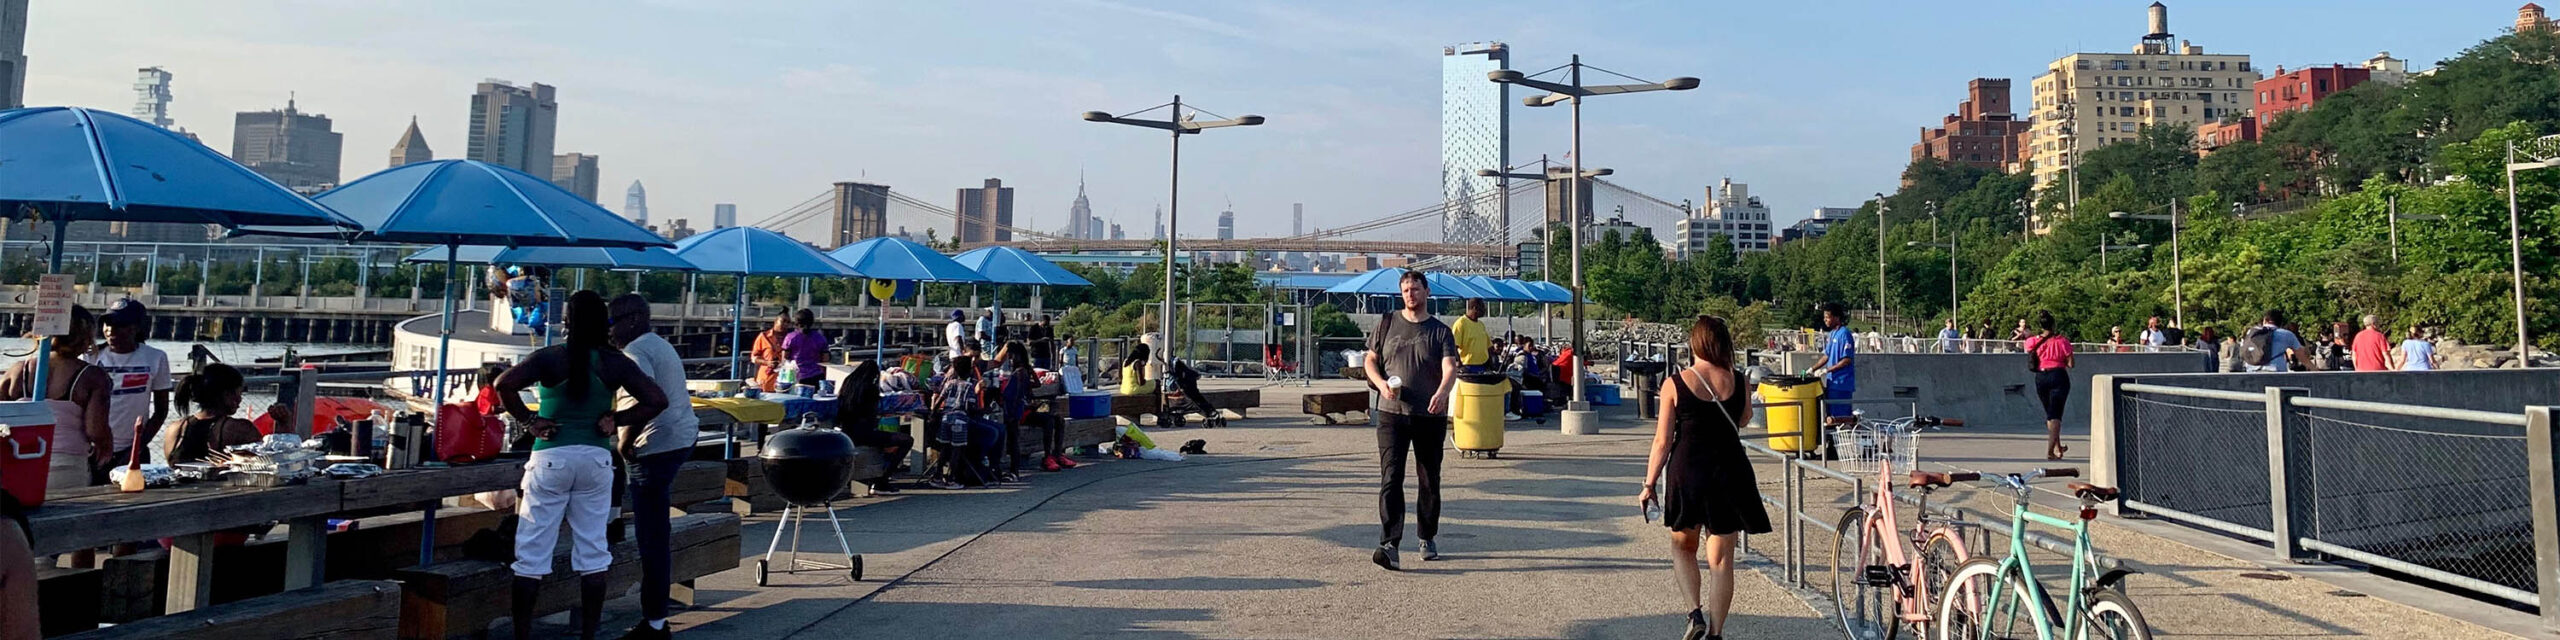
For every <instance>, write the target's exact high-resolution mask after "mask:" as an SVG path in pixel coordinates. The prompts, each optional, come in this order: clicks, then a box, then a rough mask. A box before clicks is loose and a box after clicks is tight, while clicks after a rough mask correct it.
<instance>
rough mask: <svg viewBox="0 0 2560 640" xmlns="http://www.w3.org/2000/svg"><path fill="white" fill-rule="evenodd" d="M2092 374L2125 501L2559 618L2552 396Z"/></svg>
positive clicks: (2558, 500) (2288, 550)
mask: <svg viewBox="0 0 2560 640" xmlns="http://www.w3.org/2000/svg"><path fill="white" fill-rule="evenodd" d="M2098 386H2100V388H2101V389H2102V390H2103V389H2108V388H2112V392H2111V393H2108V392H2102V393H2101V394H2100V395H2099V396H2098V402H2099V403H2100V407H2099V410H2100V411H2102V412H2105V413H2108V414H2111V415H2112V420H2111V421H2107V420H2102V421H2101V422H2100V424H2112V428H2110V429H2103V430H2101V432H2100V433H2097V434H2093V437H2094V438H2097V439H2099V440H2101V442H2098V443H2096V444H2097V446H2098V448H2099V449H2100V450H2101V451H2110V450H2111V451H2112V455H2110V456H2106V457H2104V458H2102V459H2101V460H2100V461H2099V462H2100V464H2101V465H2102V466H2110V467H2111V470H2112V471H2113V473H2114V474H2115V481H2116V482H2117V483H2118V487H2119V489H2120V490H2121V491H2122V495H2123V499H2124V500H2123V506H2124V507H2125V508H2127V509H2132V510H2136V511H2143V512H2147V513H2151V514H2153V515H2156V516H2159V517H2163V518H2166V519H2170V520H2175V521H2179V522H2183V523H2187V524H2192V525H2196V526H2201V527H2206V528H2210V529H2215V530H2219V531H2222V532H2225V533H2230V534H2233V535H2239V536H2244V537H2249V538H2253V539H2256V540H2260V541H2264V542H2267V543H2270V545H2271V546H2272V547H2273V549H2274V550H2275V551H2276V553H2277V555H2279V556H2281V557H2283V558H2286V559H2289V560H2310V559H2318V558H2320V557H2323V556H2325V557H2326V558H2329V559H2335V560H2344V561H2349V562H2354V563H2360V564H2363V565H2366V566H2369V567H2372V568H2373V569H2376V570H2379V571H2388V572H2391V573H2395V574H2398V575H2401V576H2405V577H2409V578H2415V579H2418V580H2424V581H2427V582H2431V583H2435V584H2438V585H2443V586H2445V587H2449V588H2453V589H2459V590H2463V591H2469V592H2472V593H2476V594H2480V595H2482V596H2486V597H2491V598H2497V599H2501V600H2506V601H2510V602H2514V603H2517V604H2522V605H2527V606H2538V607H2540V608H2541V609H2542V612H2543V616H2542V617H2543V620H2544V623H2545V625H2546V626H2548V627H2551V628H2560V606H2555V605H2560V588H2555V587H2560V585H2551V584H2546V582H2548V581H2544V580H2538V579H2536V576H2537V575H2539V574H2542V573H2546V572H2548V571H2550V570H2552V569H2553V568H2555V567H2554V565H2560V540H2555V539H2560V536H2553V535H2549V534H2550V532H2547V531H2545V532H2537V529H2536V528H2537V526H2539V527H2555V528H2560V496H2553V495H2546V494H2548V493H2550V492H2551V491H2550V489H2551V487H2552V483H2553V481H2552V479H2551V478H2550V477H2549V475H2550V474H2551V473H2552V472H2553V470H2554V469H2555V467H2560V463H2555V458H2560V455H2555V451H2554V450H2553V435H2552V433H2551V414H2552V410H2551V408H2550V407H2545V406H2526V407H2519V410H2517V411H2481V410H2472V409H2454V408H2444V407H2434V406H2420V405H2410V404H2392V403H2381V402H2366V401H2358V400H2342V399H2335V398H2321V397H2313V396H2310V395H2308V394H2309V391H2308V390H2307V389H2304V388H2296V387H2267V388H2265V389H2263V390H2261V391H2259V392H2254V393H2253V392H2247V391H2236V390H2227V389H2201V388H2186V387H2178V386H2167V385H2160V384H2143V383H2122V384H2119V383H2116V382H2114V381H2113V380H2112V379H2102V380H2100V381H2099V383H2098ZM2226 386H2227V385H2226ZM2538 533H2539V534H2540V535H2538Z"/></svg>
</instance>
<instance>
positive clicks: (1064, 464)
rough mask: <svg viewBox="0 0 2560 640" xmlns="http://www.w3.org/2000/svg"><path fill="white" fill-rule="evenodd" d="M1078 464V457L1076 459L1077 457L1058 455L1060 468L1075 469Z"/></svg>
mask: <svg viewBox="0 0 2560 640" xmlns="http://www.w3.org/2000/svg"><path fill="white" fill-rule="evenodd" d="M1076 466H1077V465H1076V459H1075V458H1069V457H1066V456H1058V468H1060V469H1073V468H1076Z"/></svg>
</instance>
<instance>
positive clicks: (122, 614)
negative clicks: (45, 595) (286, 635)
mask: <svg viewBox="0 0 2560 640" xmlns="http://www.w3.org/2000/svg"><path fill="white" fill-rule="evenodd" d="M507 513H508V512H504V511H491V510H488V509H480V508H448V509H442V510H439V511H437V512H436V549H437V554H436V555H437V557H438V559H440V560H450V559H459V558H460V556H461V545H462V541H464V540H467V539H470V537H471V536H472V535H473V534H476V533H479V532H481V531H485V530H490V529H495V528H497V527H498V525H499V523H500V522H502V521H504V520H505V519H506V516H507ZM422 520H423V518H421V517H420V514H418V513H416V512H409V513H400V514H393V515H387V516H375V517H371V518H362V519H358V520H356V521H355V528H353V529H349V530H346V531H338V532H332V533H330V534H328V537H329V544H328V547H327V551H328V561H327V567H328V569H327V571H328V576H329V578H330V579H332V580H345V579H359V580H374V579H381V578H386V577H389V576H390V575H391V574H392V571H394V570H397V569H401V568H405V567H410V566H415V565H417V564H418V542H419V539H420V537H421V535H420V534H421V533H423V526H424V525H423V523H422ZM290 542H291V541H290V540H289V539H288V538H287V537H286V536H272V535H271V536H267V537H265V538H261V539H258V540H253V541H251V542H250V543H249V544H246V545H241V546H236V547H217V548H215V549H214V561H215V562H216V563H219V564H220V565H221V566H222V567H223V568H222V570H221V571H217V572H215V573H214V576H213V594H212V595H213V602H215V603H225V602H237V601H241V600H247V599H250V598H256V597H260V596H265V595H269V594H274V593H277V592H279V591H282V590H284V580H285V561H284V557H285V550H286V549H287V547H288V546H289V544H290ZM168 577H169V551H168V550H167V549H151V550H147V551H141V552H137V553H131V554H126V555H121V556H116V557H113V558H108V559H107V560H105V561H104V562H100V563H99V580H98V582H99V587H100V588H99V589H98V590H95V591H92V592H90V593H91V600H92V601H93V602H94V603H95V604H96V607H95V609H96V612H95V615H96V617H97V619H99V620H100V621H104V622H110V623H118V624H121V623H127V622H134V621H138V620H145V619H150V618H154V617H158V616H160V615H161V613H162V612H163V611H166V610H167V609H166V606H167V605H166V596H165V594H166V593H167V591H168V590H167V588H166V587H167V583H168Z"/></svg>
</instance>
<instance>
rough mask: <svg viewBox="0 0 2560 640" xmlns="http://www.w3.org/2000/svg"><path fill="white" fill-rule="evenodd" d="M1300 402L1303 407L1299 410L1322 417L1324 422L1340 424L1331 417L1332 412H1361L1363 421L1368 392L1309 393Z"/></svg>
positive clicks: (1366, 409) (1366, 416)
mask: <svg viewBox="0 0 2560 640" xmlns="http://www.w3.org/2000/svg"><path fill="white" fill-rule="evenodd" d="M1300 402H1301V403H1302V404H1303V405H1304V407H1303V408H1301V409H1300V410H1301V411H1303V412H1305V413H1306V414H1307V415H1311V416H1315V417H1317V418H1322V419H1324V423H1325V424H1342V422H1341V421H1338V420H1335V419H1334V417H1333V414H1337V413H1359V414H1361V419H1362V420H1363V421H1366V420H1367V419H1368V413H1369V392H1367V391H1335V392H1332V393H1310V394H1307V395H1306V396H1305V397H1304V398H1302V399H1301V400H1300Z"/></svg>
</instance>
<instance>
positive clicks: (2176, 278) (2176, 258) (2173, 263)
mask: <svg viewBox="0 0 2560 640" xmlns="http://www.w3.org/2000/svg"><path fill="white" fill-rule="evenodd" d="M2107 217H2109V218H2114V219H2117V220H2158V221H2161V222H2167V223H2169V299H2170V304H2171V305H2173V306H2172V308H2173V309H2175V311H2174V313H2175V314H2176V318H2177V320H2176V322H2177V323H2178V329H2180V330H2185V329H2186V328H2187V280H2186V268H2185V265H2182V264H2180V263H2182V262H2185V261H2186V259H2185V258H2186V254H2185V253H2184V251H2183V250H2182V249H2181V247H2180V243H2179V242H2178V238H2179V230H2180V228H2181V227H2185V226H2187V224H2186V222H2185V221H2184V220H2180V219H2179V218H2178V200H2177V199H2175V198H2171V199H2170V200H2169V215H2165V216H2160V215H2138V214H2132V213H2125V212H2122V211H2109V212H2107ZM2101 244H2103V243H2101ZM2399 259H2400V258H2399V250H2398V249H2397V248H2394V249H2393V250H2392V260H2393V261H2395V262H2397V261H2398V260H2399ZM2101 268H2103V267H2101Z"/></svg>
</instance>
